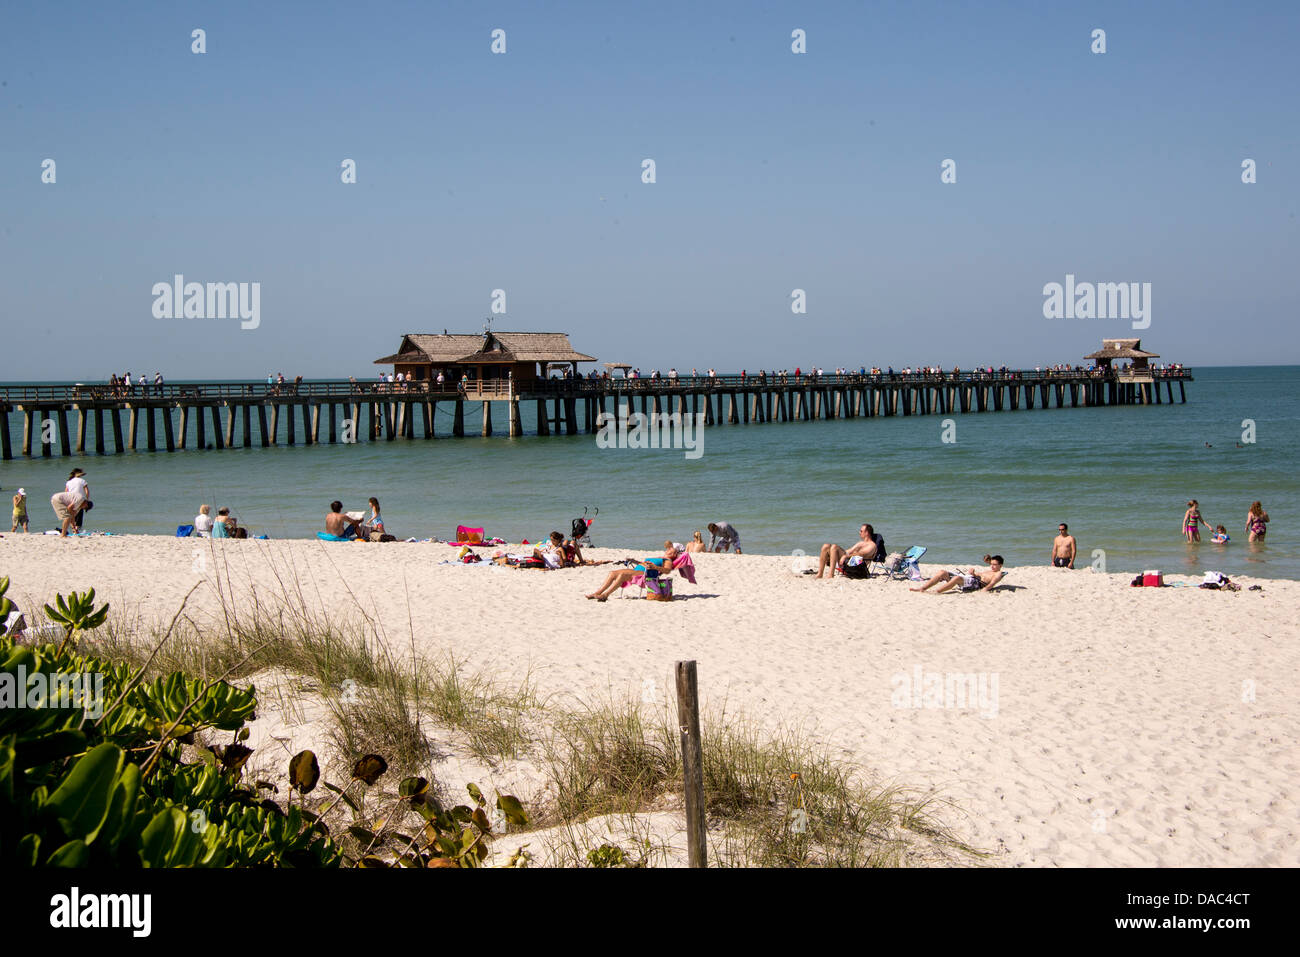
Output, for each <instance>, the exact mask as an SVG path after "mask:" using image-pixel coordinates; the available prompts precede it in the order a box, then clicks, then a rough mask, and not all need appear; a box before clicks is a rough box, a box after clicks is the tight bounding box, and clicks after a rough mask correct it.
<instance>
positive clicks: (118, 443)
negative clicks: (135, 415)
mask: <svg viewBox="0 0 1300 957" xmlns="http://www.w3.org/2000/svg"><path fill="white" fill-rule="evenodd" d="M110 411H111V412H112V414H113V445H114V446H115V447H116V448H117V454H118V455H121V454H122V417H121V415H119V414H118V413H119V410H118V408H117V406H113V408H112V409H111V410H110Z"/></svg>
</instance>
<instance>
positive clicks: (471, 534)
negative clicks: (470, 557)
mask: <svg viewBox="0 0 1300 957" xmlns="http://www.w3.org/2000/svg"><path fill="white" fill-rule="evenodd" d="M456 541H458V542H462V543H468V544H472V545H481V544H482V543H483V529H481V528H468V527H467V526H465V525H457V526H456Z"/></svg>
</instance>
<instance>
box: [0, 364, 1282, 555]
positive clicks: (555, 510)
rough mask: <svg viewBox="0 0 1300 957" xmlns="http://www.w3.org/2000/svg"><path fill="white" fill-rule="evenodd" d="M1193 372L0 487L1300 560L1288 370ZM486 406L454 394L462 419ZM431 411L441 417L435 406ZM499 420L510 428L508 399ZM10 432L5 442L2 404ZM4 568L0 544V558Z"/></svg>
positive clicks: (1000, 547)
mask: <svg viewBox="0 0 1300 957" xmlns="http://www.w3.org/2000/svg"><path fill="white" fill-rule="evenodd" d="M1192 372H1193V374H1194V376H1195V381H1194V382H1192V383H1189V384H1188V386H1187V395H1188V401H1187V404H1186V405H1177V404H1176V405H1173V406H1169V405H1159V406H1148V407H1143V406H1130V407H1113V408H1087V409H1084V408H1080V409H1070V408H1066V409H1059V410H1058V409H1038V408H1036V409H1032V410H1026V409H1022V410H1021V411H1018V412H989V413H984V414H967V415H957V416H954V417H953V419H954V422H955V432H950V434H949V436H948V437H949V438H952V439H954V440H955V441H951V442H945V441H943V438H944V434H943V433H944V427H943V418H942V417H940V416H919V417H902V416H899V417H894V418H872V419H865V418H857V419H841V420H835V421H829V422H826V421H819V422H811V423H810V422H800V423H785V424H780V423H776V424H764V425H758V424H751V425H734V426H733V425H722V426H717V427H710V428H708V429H705V430H704V432H703V446H702V454H701V455H700V456H699V457H698V458H694V459H690V458H687V456H686V454H685V452H684V451H683V450H682V449H626V448H623V449H619V448H600V447H598V444H597V442H596V437H595V436H592V435H578V436H550V437H547V438H541V437H538V436H536V435H534V434H529V435H525V436H523V437H521V438H517V439H508V438H506V437H504V436H501V435H498V436H494V437H492V438H488V439H484V438H480V437H477V436H476V435H475V437H472V438H463V439H450V438H448V439H436V440H434V441H426V440H424V439H415V440H406V441H404V440H401V439H397V440H395V441H392V442H386V441H380V442H377V443H365V442H361V443H358V444H356V445H333V446H331V445H316V446H303V445H298V446H294V447H286V446H280V447H276V448H270V449H261V448H253V449H242V448H234V449H228V450H223V451H211V450H209V451H203V452H199V451H194V450H189V451H183V452H182V451H177V452H172V453H166V452H153V453H150V452H147V451H136V452H128V453H126V454H123V455H104V456H98V455H95V454H93V453H91V454H87V455H82V456H74V457H72V458H71V459H64V458H58V457H55V458H51V459H41V458H35V459H21V458H19V459H15V460H12V461H8V462H0V487H2V488H3V492H2V493H0V497H2V498H3V500H4V501H5V502H6V503H7V502H8V501H9V496H11V495H12V494H13V491H14V489H15V488H17V487H19V486H24V487H26V489H27V490H28V496H29V501H30V505H29V511H30V513H31V515H32V518H33V520H34V524H33V528H34V530H44V529H46V528H49V527H52V526H53V520H54V516H53V512H52V511H51V509H50V507H49V497H50V495H51V494H53V493H54V492H55V491H59V490H61V489H62V487H63V482H64V480H65V479H66V478H67V473H68V471H69V469H71V468H72V467H73V466H74V465H76V466H79V467H81V468H83V469H85V470H86V472H87V476H86V477H87V480H88V482H89V484H90V489H91V497H92V499H93V500H94V502H95V508H94V510H93V511H92V512H90V513H89V514H88V516H87V520H86V527H87V528H88V529H98V530H103V531H111V532H114V533H117V534H124V533H136V534H139V533H146V534H157V535H171V534H174V533H175V530H176V526H177V525H180V524H184V523H188V522H191V521H193V517H194V515H195V513H196V512H197V511H198V507H199V505H200V504H201V503H208V504H211V505H212V506H213V511H214V512H215V509H216V507H217V506H220V505H226V506H229V507H230V509H231V512H232V513H233V514H234V515H235V516H237V518H238V520H239V522H240V524H241V525H244V526H246V527H247V528H248V529H249V530H250V534H255V535H256V534H266V535H269V536H270V537H272V538H307V537H311V536H313V535H314V534H315V533H316V531H317V530H320V529H323V527H324V526H323V520H324V516H325V513H326V511H327V509H328V504H329V502H330V501H331V500H332V499H335V498H338V499H341V500H342V501H343V502H344V506H345V508H346V509H349V510H352V509H361V508H363V507H364V506H365V503H366V499H367V498H368V497H369V496H371V495H373V496H375V497H377V498H378V499H379V500H380V502H381V503H382V507H383V513H384V518H385V521H386V522H387V524H388V527H389V530H390V531H392V532H394V533H396V534H397V535H399V537H401V538H407V537H415V538H421V539H422V538H427V537H430V536H434V537H438V538H448V537H451V536H452V535H453V533H454V531H455V528H456V526H457V525H458V524H463V525H469V526H483V527H485V528H486V530H487V533H488V534H489V535H491V536H499V537H501V538H504V539H507V540H510V541H517V540H519V539H521V538H527V539H528V540H529V541H537V540H539V539H541V538H543V537H544V536H545V535H546V534H547V533H548V532H550V531H551V530H552V529H555V530H559V531H562V532H565V533H566V534H567V533H568V530H569V525H570V522H571V520H572V519H573V518H575V517H577V516H580V515H582V514H583V510H584V508H586V509H588V510H589V511H588V515H589V516H591V515H595V524H594V526H593V528H592V532H591V534H592V539H593V542H594V544H596V545H598V546H619V547H626V548H628V549H629V551H630V552H632V553H641V552H646V551H649V550H654V549H657V548H658V547H659V546H660V545H661V544H662V543H663V541H664V540H665V539H666V538H671V539H673V540H676V541H687V540H689V538H690V536H691V532H692V531H693V530H695V529H700V530H702V531H705V526H706V525H707V523H708V522H710V521H718V520H725V521H729V522H731V523H732V525H734V526H735V527H736V528H737V530H738V531H739V533H740V536H741V541H742V545H743V547H744V549H745V550H746V551H749V552H755V553H763V554H771V555H781V554H785V555H797V553H798V552H804V553H810V554H813V555H815V554H816V552H817V549H818V547H819V546H820V545H821V543H823V542H839V543H840V544H845V545H847V544H851V543H852V542H853V541H855V540H856V538H857V528H858V525H859V523H861V522H863V521H866V522H870V523H871V524H873V525H874V526H875V528H876V530H877V531H879V532H881V533H882V534H883V535H884V537H885V541H886V544H887V546H888V548H889V549H890V550H891V551H894V550H898V551H902V550H905V549H906V548H907V547H908V546H910V545H924V546H926V547H927V548H928V550H929V551H928V553H927V555H926V557H925V559H924V560H923V561H925V562H931V561H934V562H947V563H962V564H965V563H970V562H978V561H979V560H980V557H981V556H982V555H984V554H985V553H1000V554H1001V555H1003V556H1004V557H1005V558H1006V561H1007V564H1008V565H1009V566H1012V567H1014V566H1016V565H1026V564H1046V563H1048V559H1049V556H1050V553H1051V542H1052V538H1053V537H1054V536H1055V534H1056V527H1057V524H1058V523H1059V522H1068V523H1069V525H1070V531H1071V532H1072V533H1073V534H1074V535H1075V536H1076V538H1077V539H1078V542H1079V559H1078V561H1077V562H1076V564H1077V565H1078V566H1080V567H1084V566H1088V565H1090V564H1093V563H1094V562H1098V563H1100V562H1102V561H1104V563H1105V570H1107V571H1111V572H1138V571H1142V570H1143V569H1147V568H1159V569H1161V570H1163V571H1165V572H1167V573H1175V574H1199V573H1201V572H1203V571H1205V570H1211V569H1212V570H1216V571H1222V572H1224V573H1226V574H1228V575H1232V574H1247V575H1253V576H1259V577H1269V578H1290V579H1297V578H1300V544H1297V543H1300V535H1297V533H1296V531H1295V529H1296V527H1297V523H1298V522H1300V482H1298V481H1297V475H1298V474H1300V394H1298V393H1300V367H1298V366H1271V367H1249V368H1243V367H1233V368H1198V369H1194V370H1192ZM15 384H17V383H15ZM1175 394H1177V390H1175ZM530 413H531V409H526V410H525V419H524V426H525V429H526V430H531V429H532V422H531V420H530V417H529V416H530ZM479 415H480V413H479V412H478V410H477V407H476V406H474V405H473V404H470V405H469V406H467V410H466V422H465V425H466V431H467V433H471V434H473V433H475V432H476V431H477V426H478V422H479V421H480V420H479ZM439 416H440V421H439V423H438V428H439V430H440V431H444V432H449V431H450V419H449V415H448V417H447V418H446V419H445V420H444V419H443V412H442V410H441V409H440V410H439ZM1246 420H1250V422H1247V421H1246ZM1251 422H1253V436H1251V435H1250V434H1247V433H1248V432H1249V425H1250V423H1251ZM494 423H495V425H496V427H497V429H498V430H499V431H500V430H503V429H504V428H505V424H506V422H505V416H504V406H501V405H498V406H497V408H496V409H495V410H494ZM282 428H283V426H282ZM10 433H11V435H13V436H14V438H15V444H16V445H17V444H18V441H19V437H20V436H21V434H22V422H21V420H20V417H19V415H18V414H16V413H14V414H11V417H10ZM141 435H143V429H141ZM1252 437H1253V439H1254V441H1243V438H1252ZM300 441H301V439H300ZM1207 443H1208V445H1209V447H1207ZM90 444H91V446H92V447H93V440H91V442H90ZM1189 498H1196V499H1198V500H1199V502H1200V507H1201V514H1202V515H1203V516H1204V518H1205V519H1206V521H1208V522H1211V523H1213V524H1215V525H1218V524H1222V525H1224V526H1226V527H1227V529H1228V532H1229V535H1230V536H1231V539H1232V541H1231V542H1230V543H1229V544H1227V545H1212V544H1210V543H1209V541H1208V539H1209V535H1210V533H1209V532H1208V531H1206V530H1205V529H1202V539H1203V541H1202V543H1201V544H1200V545H1187V544H1186V543H1184V541H1183V538H1182V532H1181V528H1180V526H1181V520H1182V515H1183V511H1184V509H1185V507H1186V501H1187V499H1189ZM1256 499H1259V500H1261V501H1262V502H1263V503H1264V507H1265V509H1266V510H1267V511H1268V512H1269V515H1270V518H1271V519H1272V522H1271V524H1270V526H1269V529H1270V530H1269V533H1268V538H1267V542H1266V543H1263V544H1251V543H1248V542H1247V541H1246V534H1245V531H1244V524H1245V519H1246V512H1247V509H1248V508H1249V506H1250V503H1251V502H1252V501H1255V500H1256ZM597 509H598V510H599V514H596V510H597ZM6 514H7V513H6ZM7 528H8V523H7V520H6V524H5V529H6V530H7ZM0 531H4V530H0ZM5 534H8V533H7V531H6V532H5ZM707 537H708V533H707V531H705V538H706V541H707ZM0 554H2V552H0ZM17 571H19V570H18V569H12V568H5V567H3V563H2V561H0V575H3V574H13V573H15V572H17Z"/></svg>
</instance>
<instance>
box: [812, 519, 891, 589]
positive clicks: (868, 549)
mask: <svg viewBox="0 0 1300 957" xmlns="http://www.w3.org/2000/svg"><path fill="white" fill-rule="evenodd" d="M875 535H876V531H875V529H873V528H872V527H871V526H870V525H868V524H867V523H866V522H863V523H862V525H861V526H859V528H858V543H857V544H856V545H854V546H852V547H850V548H841V547H840V546H839V545H834V544H831V543H829V542H828V543H827V544H825V545H823V546H822V547H821V552H820V554H819V555H818V556H817V577H818V578H821V577H822V572H824V571H826V570H827V569H829V570H830V576H829V577H831V578H834V577H835V572H836V571H837V570H838V571H841V572H842V571H843V570H844V563H845V561H847V560H848V559H850V558H854V557H856V556H859V555H860V556H862V560H863V562H871V561H874V560H875V559H876V558H877V557H881V558H883V557H884V556H883V555H882V556H877V554H876V553H877V551H879V547H878V546H877V545H876V539H875Z"/></svg>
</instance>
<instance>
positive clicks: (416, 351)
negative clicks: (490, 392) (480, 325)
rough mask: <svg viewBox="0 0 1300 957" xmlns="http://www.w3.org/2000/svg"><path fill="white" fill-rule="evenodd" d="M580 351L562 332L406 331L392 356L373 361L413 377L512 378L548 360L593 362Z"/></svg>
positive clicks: (534, 372)
mask: <svg viewBox="0 0 1300 957" xmlns="http://www.w3.org/2000/svg"><path fill="white" fill-rule="evenodd" d="M595 361H596V360H595V358H594V357H592V356H589V355H584V354H583V353H581V352H578V351H577V350H576V349H574V348H573V346H572V345H571V344H570V343H569V337H568V335H567V334H565V333H563V332H485V333H483V334H482V335H460V334H446V333H444V334H443V335H428V334H425V333H418V332H413V333H408V334H407V335H404V336H402V344H401V346H400V347H399V348H398V350H397V352H395V353H393V354H392V355H391V356H384V357H383V358H380V359H376V360H375V364H376V365H392V366H394V367H395V371H397V372H404V373H405V374H406V376H407V378H413V379H415V380H416V381H419V380H421V379H433V378H436V377H437V375H438V373H439V372H443V373H444V374H445V375H446V376H447V377H448V378H450V379H453V380H454V379H459V378H460V376H461V375H462V374H463V373H469V374H470V375H471V376H473V377H475V378H482V379H504V378H506V377H507V375H510V376H512V377H513V378H514V379H515V380H516V381H519V380H527V379H534V378H537V377H538V376H539V375H541V374H544V373H543V372H542V371H541V370H544V369H545V368H546V367H547V366H548V365H549V364H551V363H562V364H565V365H572V366H573V372H574V375H577V374H578V363H580V362H595Z"/></svg>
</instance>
